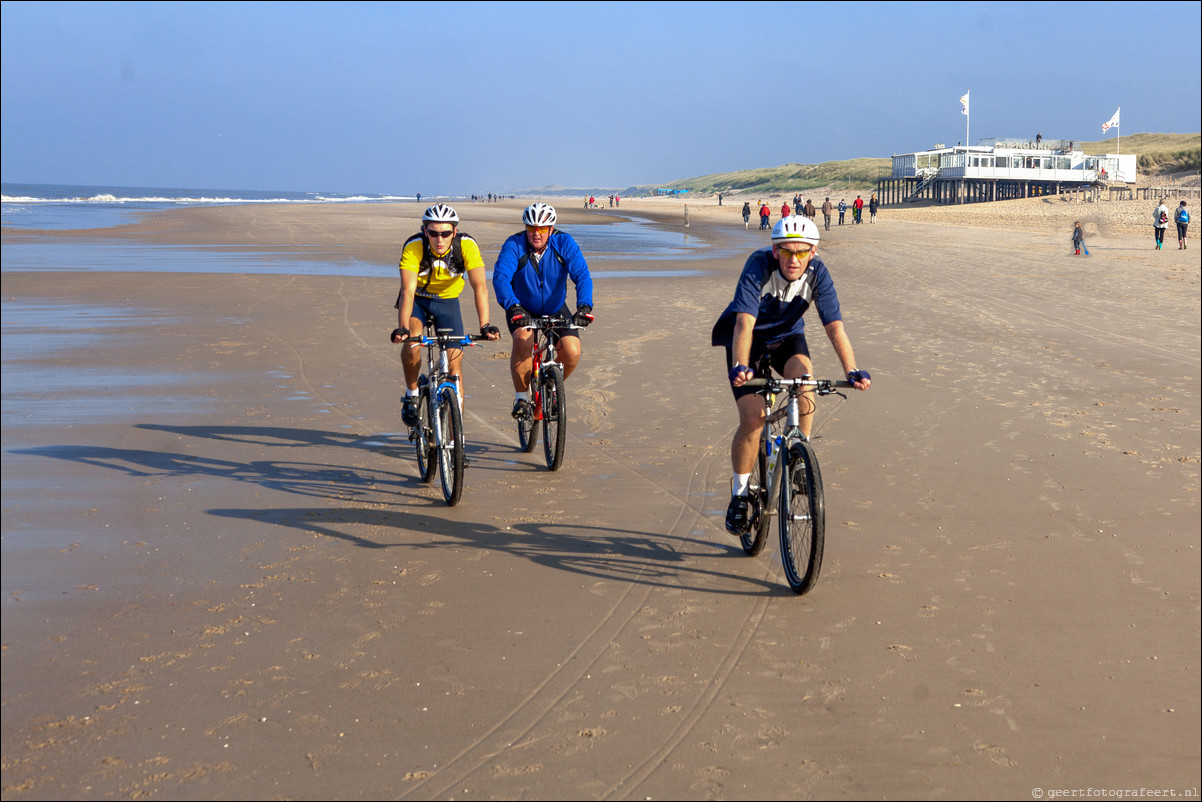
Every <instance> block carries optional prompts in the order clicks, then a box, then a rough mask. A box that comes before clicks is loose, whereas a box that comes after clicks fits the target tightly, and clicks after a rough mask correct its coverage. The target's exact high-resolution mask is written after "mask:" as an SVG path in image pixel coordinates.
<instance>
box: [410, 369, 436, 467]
mask: <svg viewBox="0 0 1202 802" xmlns="http://www.w3.org/2000/svg"><path fill="white" fill-rule="evenodd" d="M431 406H432V405H431V403H430V391H429V390H427V389H426V388H425V387H423V388H421V390H419V395H418V399H417V427H416V428H415V431H414V434H415V437H414V438H413V442H414V443H415V444H416V446H417V475H418V478H419V479H421V480H422V482H423V483H427V482H429V481H430V480H431V479H433V478H434V471H436V470H438V462H437V461H436V460H435V456H434V448H435V444H434V418H433V415H432V414H431V412H430V407H431Z"/></svg>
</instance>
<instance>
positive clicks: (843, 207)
mask: <svg viewBox="0 0 1202 802" xmlns="http://www.w3.org/2000/svg"><path fill="white" fill-rule="evenodd" d="M845 214H847V200H846V199H844V198H839V225H843V216H844V215H845Z"/></svg>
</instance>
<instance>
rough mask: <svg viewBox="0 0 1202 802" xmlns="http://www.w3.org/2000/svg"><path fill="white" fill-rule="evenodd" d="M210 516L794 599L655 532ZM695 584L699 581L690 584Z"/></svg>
mask: <svg viewBox="0 0 1202 802" xmlns="http://www.w3.org/2000/svg"><path fill="white" fill-rule="evenodd" d="M206 513H207V514H209V515H214V516H218V517H224V518H231V519H240V520H249V521H255V522H258V523H269V524H273V525H276V526H281V527H284V528H288V529H295V530H298V531H301V532H304V533H305V534H306V535H313V534H318V535H323V536H326V537H330V538H334V539H337V540H340V541H343V542H345V543H350V544H351V545H354V546H357V547H359V548H365V549H398V548H399V549H414V550H434V549H448V548H449V549H452V550H459V549H462V548H464V547H465V546H467V547H471V548H475V549H480V550H485V549H487V550H489V551H494V552H502V553H506V554H510V555H512V556H515V557H518V558H521V559H524V560H528V561H529V562H531V563H533V564H535V565H539V566H543V567H546V568H551V569H553V570H557V571H569V572H571V573H575V574H580V575H582V576H587V577H591V578H594V579H608V580H616V581H622V582H629V583H632V584H636V585H646V586H650V587H659V588H670V589H673V590H696V591H700V592H704V593H718V594H720V595H733V596H757V595H761V594H763V593H769V594H771V595H781V596H786V595H787V596H792V595H793V594H792V592H791V591H789V590H788V588H786V587H783V586H782V585H781V583H780V582H779V581H769V580H766V579H762V578H757V577H748V576H744V575H742V574H737V573H732V572H727V571H721V570H716V569H711V568H703V567H699V563H700V561H703V560H706V559H712V558H713V557H716V556H721V555H722V554H725V553H727V552H730V551H731V549H730V548H729V547H727V546H726V544H719V543H713V542H711V541H707V540H699V539H693V538H682V537H675V536H672V535H665V534H663V533H656V532H639V531H635V530H631V529H621V528H616V527H606V526H584V525H579V524H549V523H517V524H512V525H510V526H509V527H508V528H506V529H498V528H496V527H494V526H489V525H486V524H482V523H479V522H475V521H467V520H462V519H460V520H448V519H446V518H441V517H437V516H434V515H425V514H422V513H418V512H410V511H404V512H402V511H398V510H379V509H365V508H355V507H352V508H345V509H331V508H324V507H296V508H289V509H280V508H276V509H270V510H262V509H210V510H206ZM356 527H370V528H372V529H373V530H375V531H379V530H380V529H385V530H393V531H394V532H395V533H396V535H397V537H396V538H395V539H389V538H388V537H387V535H386V534H384V535H380V536H378V537H377V536H373V537H367V536H364V535H359V534H355V533H353V532H352V531H351V530H352V529H354V528H356ZM736 551H737V552H738V553H739V554H741V553H742V552H741V550H738V549H736ZM690 577H695V578H696V579H695V580H694V581H689V578H690ZM703 579H708V580H723V581H726V582H729V581H731V580H734V581H736V582H741V583H745V584H750V585H753V586H755V588H756V589H755V590H736V589H716V588H715V586H714V585H713V584H712V583H711V582H703V581H702V580H703Z"/></svg>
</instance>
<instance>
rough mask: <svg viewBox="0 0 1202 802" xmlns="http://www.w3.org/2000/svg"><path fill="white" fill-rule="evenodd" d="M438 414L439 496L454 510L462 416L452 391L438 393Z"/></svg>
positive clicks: (460, 473) (459, 474)
mask: <svg viewBox="0 0 1202 802" xmlns="http://www.w3.org/2000/svg"><path fill="white" fill-rule="evenodd" d="M438 414H439V417H440V422H441V424H442V425H441V427H440V428H441V429H442V432H441V436H442V442H440V443H439V444H438V472H439V476H440V479H441V481H442V496H443V498H445V499H446V500H447V505H448V506H451V507H454V506H455V505H456V504H458V503H459V497H460V496H462V495H463V415H462V413H460V411H459V397H458V394H457V393H456V392H455V390H454V389H452V388H450V387H444V388H443V389H442V390H440V391H439V396H438Z"/></svg>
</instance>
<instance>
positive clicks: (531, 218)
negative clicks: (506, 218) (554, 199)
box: [522, 203, 555, 226]
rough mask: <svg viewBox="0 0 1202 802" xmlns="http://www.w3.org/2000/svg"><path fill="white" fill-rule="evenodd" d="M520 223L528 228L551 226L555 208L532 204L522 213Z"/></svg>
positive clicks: (553, 223)
mask: <svg viewBox="0 0 1202 802" xmlns="http://www.w3.org/2000/svg"><path fill="white" fill-rule="evenodd" d="M522 223H523V224H524V225H528V226H553V225H555V207H554V206H550V205H548V204H546V203H532V204H530V205H529V206H527V207H526V211H524V212H522Z"/></svg>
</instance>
